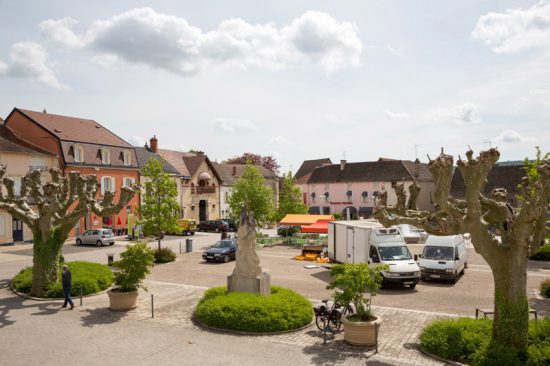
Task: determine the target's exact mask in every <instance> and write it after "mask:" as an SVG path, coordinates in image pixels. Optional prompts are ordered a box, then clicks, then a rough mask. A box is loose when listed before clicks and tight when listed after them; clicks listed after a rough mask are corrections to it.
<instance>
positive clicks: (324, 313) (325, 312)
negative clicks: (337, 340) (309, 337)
mask: <svg viewBox="0 0 550 366" xmlns="http://www.w3.org/2000/svg"><path fill="white" fill-rule="evenodd" d="M323 304H324V305H320V306H316V307H314V308H313V311H314V312H315V325H317V328H319V330H325V329H327V330H328V331H330V332H331V333H336V332H338V331H340V328H341V327H342V316H345V315H346V314H348V313H349V314H353V312H354V311H353V308H352V307H351V305H348V306H345V307H343V308H342V305H340V304H339V303H337V302H334V303H333V304H332V307H331V308H330V309H329V308H328V300H323Z"/></svg>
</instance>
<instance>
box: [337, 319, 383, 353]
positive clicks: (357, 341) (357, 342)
mask: <svg viewBox="0 0 550 366" xmlns="http://www.w3.org/2000/svg"><path fill="white" fill-rule="evenodd" d="M342 324H343V325H344V341H345V342H346V343H349V344H353V345H354V346H374V345H375V344H376V327H377V326H378V328H379V330H380V324H382V318H381V317H376V318H375V319H374V320H371V321H368V322H352V321H351V320H348V319H347V317H346V318H344V319H342Z"/></svg>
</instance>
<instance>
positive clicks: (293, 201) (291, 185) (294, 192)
mask: <svg viewBox="0 0 550 366" xmlns="http://www.w3.org/2000/svg"><path fill="white" fill-rule="evenodd" d="M306 213H307V205H306V204H305V203H304V201H303V199H302V192H301V191H300V188H299V187H298V186H297V185H296V179H294V177H293V176H292V173H291V172H288V174H286V175H284V176H283V186H282V188H281V192H280V193H279V206H278V207H277V212H276V213H275V216H274V219H275V221H277V222H278V221H281V220H282V219H283V217H285V216H286V215H287V214H306Z"/></svg>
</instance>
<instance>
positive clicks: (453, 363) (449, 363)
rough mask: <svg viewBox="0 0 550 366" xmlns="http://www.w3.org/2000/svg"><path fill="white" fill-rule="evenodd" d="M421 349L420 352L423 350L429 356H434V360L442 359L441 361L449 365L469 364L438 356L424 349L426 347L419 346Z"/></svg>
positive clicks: (465, 365)
mask: <svg viewBox="0 0 550 366" xmlns="http://www.w3.org/2000/svg"><path fill="white" fill-rule="evenodd" d="M418 349H419V350H420V352H422V353H423V354H424V355H425V356H428V357H429V358H433V359H434V360H437V361H441V362H445V364H447V365H452V366H468V365H467V364H465V363H460V362H457V361H451V360H447V359H445V358H442V357H439V356H436V355H434V354H432V353H430V352H428V351H426V350H425V349H424V347H422V346H420V347H419V348H418Z"/></svg>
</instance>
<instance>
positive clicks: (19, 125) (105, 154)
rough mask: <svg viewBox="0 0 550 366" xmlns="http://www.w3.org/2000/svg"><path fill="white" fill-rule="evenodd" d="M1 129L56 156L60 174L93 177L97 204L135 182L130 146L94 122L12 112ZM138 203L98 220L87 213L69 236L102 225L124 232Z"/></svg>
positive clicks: (39, 113) (43, 113)
mask: <svg viewBox="0 0 550 366" xmlns="http://www.w3.org/2000/svg"><path fill="white" fill-rule="evenodd" d="M5 127H6V128H7V129H9V130H10V131H11V132H12V133H13V134H14V135H15V136H17V138H19V139H20V140H22V141H24V142H26V143H27V144H30V145H33V146H36V147H38V148H40V149H41V150H44V151H46V152H50V153H52V154H54V155H56V156H57V157H58V158H59V159H58V160H59V165H60V169H61V170H62V171H63V174H65V175H67V174H68V173H69V172H71V171H79V172H80V173H81V174H82V175H90V174H95V175H96V176H97V180H98V182H99V188H100V189H99V190H98V197H97V198H98V200H101V198H102V196H103V194H104V193H105V192H106V191H113V192H115V202H118V198H119V196H120V191H121V188H122V187H124V186H127V185H132V184H134V183H136V182H137V181H138V172H139V171H138V164H137V158H136V154H135V151H134V148H133V147H132V146H131V145H130V144H129V143H127V142H126V141H124V140H123V139H121V138H120V137H118V136H117V135H115V134H114V133H113V132H111V131H109V130H108V129H106V128H105V127H103V126H102V125H100V124H99V123H97V122H96V121H94V120H90V119H82V118H75V117H67V116H60V115H56V114H50V113H46V111H44V112H33V111H28V110H24V109H19V108H14V109H13V111H12V112H11V113H10V114H9V116H8V117H7V118H6V121H5ZM138 204H139V200H138V196H137V195H136V196H134V197H133V198H132V200H131V201H130V202H129V203H128V204H127V206H126V207H125V208H124V209H122V210H121V211H120V212H119V213H118V214H115V215H113V216H110V217H97V216H96V215H95V214H94V213H92V212H90V213H89V214H88V215H87V216H86V217H84V218H83V219H82V220H81V221H80V222H79V223H78V224H77V225H76V226H75V230H74V232H73V234H74V235H79V234H81V233H83V232H84V231H86V230H90V229H96V228H101V227H109V228H112V229H113V230H114V231H115V233H119V234H122V233H124V232H125V229H126V228H127V224H128V214H131V213H135V211H136V209H137V207H138Z"/></svg>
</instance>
